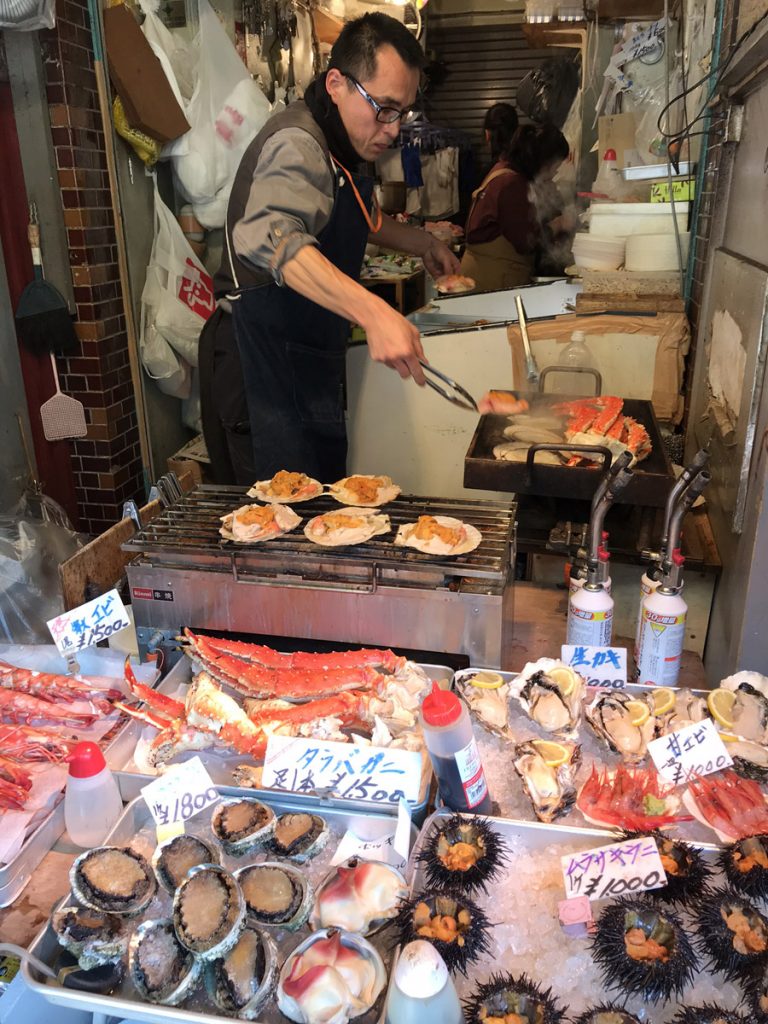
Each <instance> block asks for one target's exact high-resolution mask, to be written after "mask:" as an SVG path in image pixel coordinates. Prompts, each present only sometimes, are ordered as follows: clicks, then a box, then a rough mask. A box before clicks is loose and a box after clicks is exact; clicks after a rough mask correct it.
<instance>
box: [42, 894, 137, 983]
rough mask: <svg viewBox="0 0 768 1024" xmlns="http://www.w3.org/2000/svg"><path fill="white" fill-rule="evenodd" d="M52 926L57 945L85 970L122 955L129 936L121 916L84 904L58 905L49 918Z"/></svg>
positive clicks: (117, 958) (127, 928) (126, 946)
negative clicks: (95, 911)
mask: <svg viewBox="0 0 768 1024" xmlns="http://www.w3.org/2000/svg"><path fill="white" fill-rule="evenodd" d="M51 927H52V928H53V930H54V932H55V933H56V940H57V942H58V943H59V945H60V946H63V947H64V949H66V950H67V951H68V952H70V953H71V954H72V956H74V957H77V962H78V964H79V965H80V967H81V968H82V969H83V970H84V971H90V970H92V969H93V968H94V967H98V966H100V965H101V964H105V963H109V962H110V961H111V960H119V959H121V957H123V956H124V954H125V951H126V949H127V948H128V940H129V939H130V937H131V934H130V929H129V927H127V926H126V922H125V920H124V918H122V917H119V916H118V915H116V914H96V913H94V912H93V911H92V910H87V909H83V907H74V906H67V907H61V908H60V909H59V910H57V911H56V912H55V913H54V915H53V917H52V918H51Z"/></svg>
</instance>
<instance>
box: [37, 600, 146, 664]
mask: <svg viewBox="0 0 768 1024" xmlns="http://www.w3.org/2000/svg"><path fill="white" fill-rule="evenodd" d="M46 625H47V626H48V629H49V630H50V633H51V636H52V637H53V642H54V643H55V644H56V646H57V647H58V649H59V653H60V654H63V655H64V656H65V657H68V656H70V655H72V654H76V653H77V652H78V651H83V650H85V648H86V647H92V646H93V645H94V644H97V643H98V642H99V641H100V640H107V639H109V637H111V636H114V635H115V633H119V632H120V630H121V629H125V628H126V626H129V625H130V621H129V619H128V613H127V612H126V610H125V607H124V605H123V602H122V601H121V600H120V595H119V594H118V592H117V591H116V590H110V591H109V593H107V594H102V596H101V597H96V598H94V600H93V601H89V602H88V603H87V604H81V605H80V607H79V608H73V609H72V611H69V612H64V614H63V615H57V616H56V618H55V619H49V620H48V622H47V623H46Z"/></svg>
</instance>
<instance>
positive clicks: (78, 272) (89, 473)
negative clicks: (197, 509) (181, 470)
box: [40, 0, 144, 534]
mask: <svg viewBox="0 0 768 1024" xmlns="http://www.w3.org/2000/svg"><path fill="white" fill-rule="evenodd" d="M56 13H57V22H56V27H55V28H54V29H52V30H51V31H49V32H41V33H40V39H41V45H42V48H43V61H44V64H45V68H46V82H47V98H48V104H49V111H50V119H51V133H52V136H53V144H54V148H55V152H56V165H57V167H56V170H57V173H58V178H59V185H60V187H61V200H62V205H63V208H64V223H65V225H66V229H67V241H68V246H69V260H70V263H71V266H72V277H73V281H74V288H75V301H76V303H77V318H76V319H77V322H76V329H77V334H78V337H79V339H80V352H79V353H77V354H75V355H72V356H70V357H68V358H61V357H59V359H58V370H59V376H60V380H61V387H62V390H63V391H64V393H65V394H69V395H71V396H72V397H73V398H76V399H78V401H80V402H82V403H83V405H84V406H85V413H86V421H87V423H88V435H87V437H85V438H83V439H81V440H76V441H73V442H72V461H73V470H74V475H75V487H76V493H77V502H78V508H79V511H80V515H81V522H82V528H83V529H84V530H85V531H87V532H89V533H92V534H95V533H101V532H102V531H103V530H105V529H106V528H107V527H108V526H110V525H112V524H113V523H114V522H116V521H117V520H118V519H119V518H120V517H121V514H122V503H123V502H124V501H125V500H127V499H128V498H139V499H143V497H144V492H143V485H142V463H141V455H140V448H139V431H138V425H137V419H136V405H135V402H134V397H133V384H132V381H131V373H130V365H129V360H128V340H127V337H126V333H125V318H124V316H123V304H122V298H121V288H120V280H119V274H118V265H117V246H116V240H115V228H114V219H113V216H112V206H111V201H110V193H109V181H108V177H107V162H106V156H105V151H104V134H103V131H102V126H101V116H100V113H99V101H98V94H97V91H96V77H95V74H94V68H93V51H92V49H91V36H90V29H89V21H88V10H87V6H86V4H85V2H84V0H58V3H57V5H56Z"/></svg>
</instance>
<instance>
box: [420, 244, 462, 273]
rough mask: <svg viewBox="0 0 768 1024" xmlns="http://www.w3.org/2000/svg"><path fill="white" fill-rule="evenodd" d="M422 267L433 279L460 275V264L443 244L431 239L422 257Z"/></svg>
mask: <svg viewBox="0 0 768 1024" xmlns="http://www.w3.org/2000/svg"><path fill="white" fill-rule="evenodd" d="M422 258H423V260H424V266H425V267H426V268H427V270H428V271H429V273H430V274H431V275H432V277H434V278H438V277H442V276H443V274H459V273H461V263H459V261H458V259H457V258H456V256H455V254H454V253H452V252H451V250H450V249H449V248H448V246H447V245H446V244H445V242H441V241H439V240H438V239H437V238H433V239H432V241H431V242H430V244H429V248H428V249H427V250H426V252H425V253H424V255H423V257H422Z"/></svg>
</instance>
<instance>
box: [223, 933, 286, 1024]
mask: <svg viewBox="0 0 768 1024" xmlns="http://www.w3.org/2000/svg"><path fill="white" fill-rule="evenodd" d="M256 977H258V979H259V980H258V982H257V983H256V984H255V985H254V979H255V978H256ZM276 981H277V946H276V945H275V943H274V942H273V941H272V939H271V938H270V937H269V935H267V934H266V932H262V931H260V930H259V929H258V928H251V927H250V926H248V925H246V927H245V928H244V929H243V930H242V931H241V932H240V935H239V937H238V939H237V942H236V943H235V945H234V946H233V947H232V949H231V950H230V951H229V953H227V955H226V956H225V957H222V958H221V959H219V960H214V961H213V963H211V965H210V968H209V970H208V973H207V975H206V984H207V987H208V991H209V992H210V994H211V998H212V999H213V1001H214V1002H215V1003H216V1005H217V1006H218V1007H219V1009H220V1010H223V1011H224V1013H229V1014H232V1015H233V1016H235V1017H238V1018H239V1019H241V1020H256V1017H257V1016H258V1014H259V1011H260V1010H261V1008H262V1006H263V1005H264V1003H265V1002H266V1001H267V999H268V998H269V997H270V995H271V994H272V990H273V989H274V987H275V983H276Z"/></svg>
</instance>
